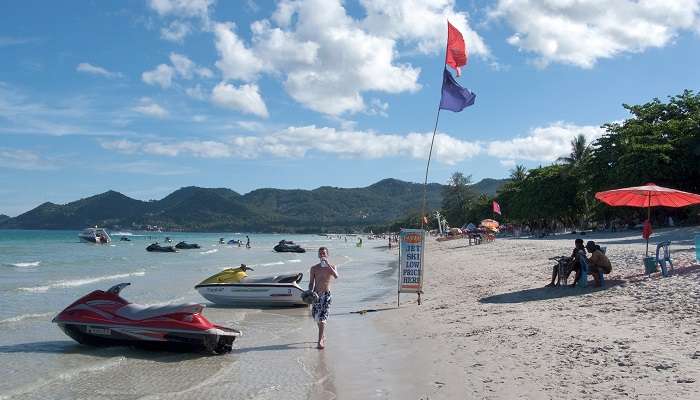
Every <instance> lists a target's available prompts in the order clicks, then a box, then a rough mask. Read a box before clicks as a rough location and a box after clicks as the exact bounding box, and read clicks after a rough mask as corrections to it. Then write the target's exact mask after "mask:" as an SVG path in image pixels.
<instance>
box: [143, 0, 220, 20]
mask: <svg viewBox="0 0 700 400" xmlns="http://www.w3.org/2000/svg"><path fill="white" fill-rule="evenodd" d="M214 3H215V0H149V2H148V5H149V6H150V7H151V8H152V9H153V10H154V11H156V12H157V13H158V14H159V15H161V16H174V17H180V18H201V19H203V20H208V18H209V12H210V9H209V7H211V6H212V5H213V4H214Z"/></svg>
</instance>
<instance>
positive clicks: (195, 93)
mask: <svg viewBox="0 0 700 400" xmlns="http://www.w3.org/2000/svg"><path fill="white" fill-rule="evenodd" d="M185 93H187V95H188V96H190V97H192V98H193V99H197V100H204V99H205V98H206V97H207V95H206V93H204V89H202V86H200V85H199V84H197V85H195V86H193V87H189V88H187V89H185Z"/></svg>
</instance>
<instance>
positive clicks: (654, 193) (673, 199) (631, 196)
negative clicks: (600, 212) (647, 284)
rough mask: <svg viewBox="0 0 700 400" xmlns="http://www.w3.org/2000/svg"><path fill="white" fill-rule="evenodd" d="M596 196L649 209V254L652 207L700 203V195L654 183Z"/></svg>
mask: <svg viewBox="0 0 700 400" xmlns="http://www.w3.org/2000/svg"><path fill="white" fill-rule="evenodd" d="M595 198H596V199H598V200H600V201H602V202H603V203H605V204H608V205H611V206H614V207H620V206H626V207H640V208H646V209H647V221H646V222H645V229H644V233H643V236H644V238H645V239H646V241H647V256H648V255H649V236H651V222H650V217H651V207H657V206H662V207H674V208H678V207H686V206H692V205H694V204H700V195H697V194H695V193H689V192H683V191H680V190H676V189H670V188H665V187H662V186H657V185H656V184H654V183H647V184H646V185H643V186H634V187H628V188H622V189H613V190H606V191H604V192H598V193H596V194H595Z"/></svg>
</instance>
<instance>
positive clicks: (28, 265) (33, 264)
mask: <svg viewBox="0 0 700 400" xmlns="http://www.w3.org/2000/svg"><path fill="white" fill-rule="evenodd" d="M40 264H41V261H33V262H19V263H7V264H4V265H6V266H8V267H15V268H33V267H38V266H39V265H40Z"/></svg>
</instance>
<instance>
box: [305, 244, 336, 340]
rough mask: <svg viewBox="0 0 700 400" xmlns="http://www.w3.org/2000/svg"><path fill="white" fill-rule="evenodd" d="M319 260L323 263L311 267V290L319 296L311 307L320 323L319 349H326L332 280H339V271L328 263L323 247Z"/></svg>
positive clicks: (326, 250)
mask: <svg viewBox="0 0 700 400" xmlns="http://www.w3.org/2000/svg"><path fill="white" fill-rule="evenodd" d="M318 258H319V259H321V262H319V263H318V264H316V265H314V266H313V267H311V271H310V272H309V290H313V291H314V292H316V294H318V301H316V302H315V303H313V304H312V306H311V315H312V316H313V317H314V320H315V321H316V323H318V344H317V346H316V347H317V348H318V349H323V348H324V347H326V338H325V336H324V334H323V333H324V331H325V329H326V320H328V309H329V307H330V305H331V300H332V297H331V278H335V279H337V278H338V269H337V268H336V266H335V265H332V264H330V263H328V249H327V248H325V247H321V248H319V249H318Z"/></svg>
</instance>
